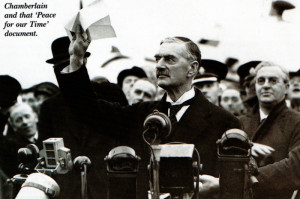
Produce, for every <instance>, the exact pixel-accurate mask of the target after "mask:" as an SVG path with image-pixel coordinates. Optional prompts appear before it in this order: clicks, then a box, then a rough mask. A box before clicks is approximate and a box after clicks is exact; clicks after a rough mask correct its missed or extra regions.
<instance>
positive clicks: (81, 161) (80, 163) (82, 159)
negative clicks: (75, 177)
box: [74, 156, 91, 171]
mask: <svg viewBox="0 0 300 199" xmlns="http://www.w3.org/2000/svg"><path fill="white" fill-rule="evenodd" d="M85 165H86V166H87V168H90V166H91V160H90V159H89V158H88V157H86V156H78V157H76V158H75V159H74V167H75V169H77V170H79V171H83V167H84V166H85Z"/></svg>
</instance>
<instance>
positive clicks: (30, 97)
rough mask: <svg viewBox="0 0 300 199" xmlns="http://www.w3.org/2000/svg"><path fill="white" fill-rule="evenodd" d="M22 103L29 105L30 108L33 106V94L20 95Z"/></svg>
mask: <svg viewBox="0 0 300 199" xmlns="http://www.w3.org/2000/svg"><path fill="white" fill-rule="evenodd" d="M21 98H22V102H24V103H27V104H29V105H30V106H32V107H33V106H34V104H35V97H34V93H33V92H29V93H23V94H21Z"/></svg>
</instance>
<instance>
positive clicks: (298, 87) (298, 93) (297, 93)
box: [288, 76, 300, 99]
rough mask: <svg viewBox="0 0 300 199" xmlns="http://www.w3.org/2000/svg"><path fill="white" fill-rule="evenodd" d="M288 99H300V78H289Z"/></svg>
mask: <svg viewBox="0 0 300 199" xmlns="http://www.w3.org/2000/svg"><path fill="white" fill-rule="evenodd" d="M288 97H289V99H300V76H298V77H297V76H296V77H293V78H291V80H290V86H289V90H288Z"/></svg>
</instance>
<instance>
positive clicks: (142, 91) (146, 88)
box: [129, 79, 156, 104]
mask: <svg viewBox="0 0 300 199" xmlns="http://www.w3.org/2000/svg"><path fill="white" fill-rule="evenodd" d="M155 95H156V87H155V85H154V84H152V83H151V82H149V81H148V80H143V79H140V80H138V81H136V82H135V84H134V85H133V87H132V89H131V91H130V97H129V99H130V100H129V104H135V103H138V102H149V101H154V98H155Z"/></svg>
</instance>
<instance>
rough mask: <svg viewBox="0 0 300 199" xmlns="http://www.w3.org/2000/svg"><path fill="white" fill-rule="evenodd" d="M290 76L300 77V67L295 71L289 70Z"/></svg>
mask: <svg viewBox="0 0 300 199" xmlns="http://www.w3.org/2000/svg"><path fill="white" fill-rule="evenodd" d="M289 75H290V78H291V79H292V78H293V77H300V69H299V70H297V71H295V72H289Z"/></svg>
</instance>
